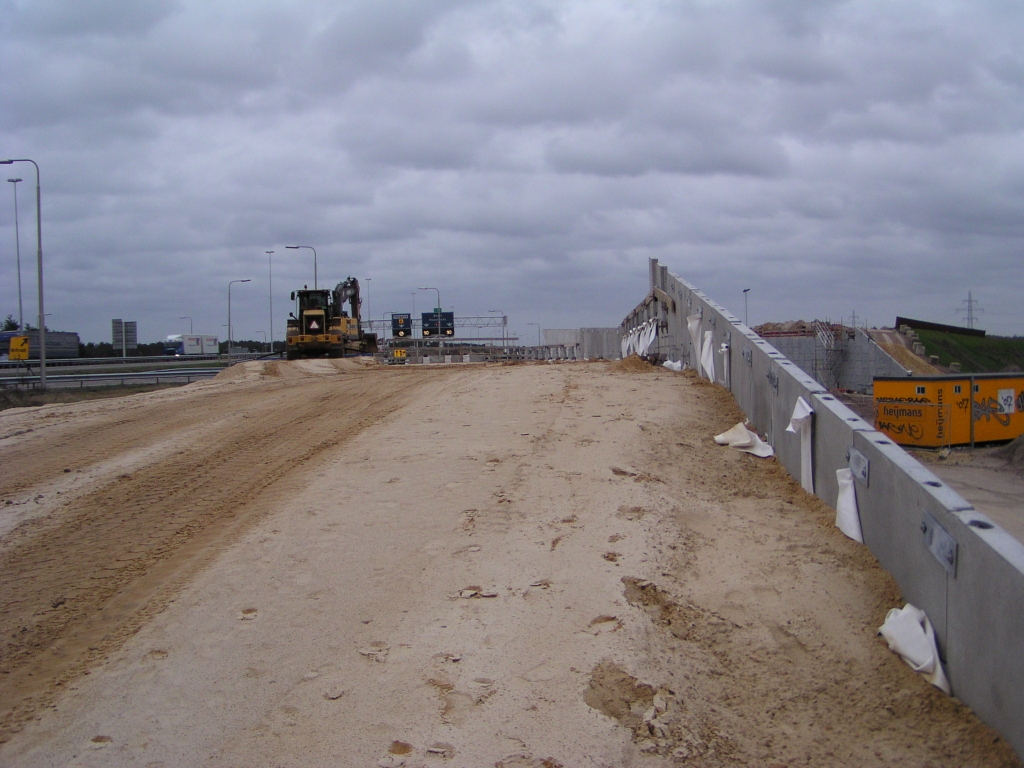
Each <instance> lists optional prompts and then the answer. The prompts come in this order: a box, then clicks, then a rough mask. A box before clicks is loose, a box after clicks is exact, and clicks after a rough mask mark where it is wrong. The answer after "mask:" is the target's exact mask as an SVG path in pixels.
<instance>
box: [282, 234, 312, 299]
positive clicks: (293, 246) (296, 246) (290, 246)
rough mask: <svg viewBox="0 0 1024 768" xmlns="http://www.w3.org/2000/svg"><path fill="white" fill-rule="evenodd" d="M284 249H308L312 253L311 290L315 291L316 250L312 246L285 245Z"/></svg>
mask: <svg viewBox="0 0 1024 768" xmlns="http://www.w3.org/2000/svg"><path fill="white" fill-rule="evenodd" d="M285 248H288V249H289V250H292V251H294V250H297V249H299V248H309V250H311V251H312V252H313V290H314V291H315V290H316V248H314V247H313V246H312V245H286V246H285Z"/></svg>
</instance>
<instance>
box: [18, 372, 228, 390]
mask: <svg viewBox="0 0 1024 768" xmlns="http://www.w3.org/2000/svg"><path fill="white" fill-rule="evenodd" d="M221 370H222V369H219V368H193V369H184V370H173V369H171V370H164V371H139V372H124V373H80V374H64V375H56V376H54V375H52V374H50V375H47V377H46V386H47V389H75V388H78V389H85V388H87V387H89V388H93V387H105V386H106V387H109V386H116V385H120V386H122V387H126V386H145V385H147V384H190V383H192V382H193V381H200V380H202V379H210V378H213V377H214V376H216V375H217V374H218V373H220V371H221ZM0 389H15V390H23V389H24V390H33V389H39V376H38V375H31V374H26V375H23V376H0Z"/></svg>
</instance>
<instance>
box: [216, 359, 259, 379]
mask: <svg viewBox="0 0 1024 768" xmlns="http://www.w3.org/2000/svg"><path fill="white" fill-rule="evenodd" d="M265 365H266V363H264V362H263V361H262V360H250V361H248V362H246V363H235V364H234V365H229V366H228V367H227V368H225V369H224V370H223V371H221V372H220V373H218V374H217V375H216V376H214V377H213V380H214V381H256V380H258V379H259V378H260V376H261V374H262V373H263V369H264V366H265Z"/></svg>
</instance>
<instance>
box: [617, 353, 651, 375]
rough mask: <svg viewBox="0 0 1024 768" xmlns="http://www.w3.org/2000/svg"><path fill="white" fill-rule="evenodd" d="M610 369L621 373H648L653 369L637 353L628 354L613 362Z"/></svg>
mask: <svg viewBox="0 0 1024 768" xmlns="http://www.w3.org/2000/svg"><path fill="white" fill-rule="evenodd" d="M612 370H613V371H620V372H622V373H650V372H651V371H653V370H654V366H653V365H651V364H650V363H648V362H647V361H646V360H641V359H640V358H639V357H638V356H637V355H630V356H629V357H627V358H625V359H623V360H619V361H618V362H617V363H615V364H614V365H613V366H612Z"/></svg>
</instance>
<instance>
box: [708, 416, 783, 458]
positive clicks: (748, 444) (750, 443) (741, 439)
mask: <svg viewBox="0 0 1024 768" xmlns="http://www.w3.org/2000/svg"><path fill="white" fill-rule="evenodd" d="M715 442H716V443H718V444H719V445H728V446H729V447H730V448H735V449H736V450H737V451H743V452H744V453H751V454H753V455H754V456H758V457H760V458H762V459H765V458H768V457H769V456H773V455H774V454H775V451H774V450H773V449H772V447H771V446H770V445H768V444H767V443H765V442H764V441H762V440H761V438H760V437H758V435H757V432H754V431H753V430H752V429H749V428H748V427H747V425H746V424H744V423H743V422H742V421H741V422H740V423H739V424H737V425H736V426H735V427H733V428H732V429H729V430H726V431H725V432H723V433H722V434H720V435H715Z"/></svg>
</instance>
